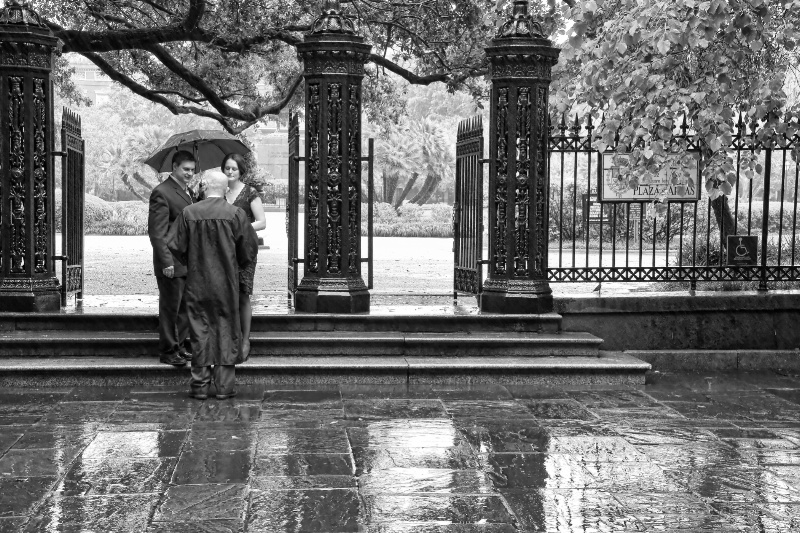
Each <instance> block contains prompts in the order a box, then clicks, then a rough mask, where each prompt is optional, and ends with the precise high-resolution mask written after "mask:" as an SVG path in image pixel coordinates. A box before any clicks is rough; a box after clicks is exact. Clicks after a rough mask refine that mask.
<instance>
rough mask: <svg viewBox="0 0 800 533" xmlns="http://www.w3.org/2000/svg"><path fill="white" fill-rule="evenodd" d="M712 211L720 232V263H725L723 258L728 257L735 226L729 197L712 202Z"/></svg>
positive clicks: (721, 197) (720, 197)
mask: <svg viewBox="0 0 800 533" xmlns="http://www.w3.org/2000/svg"><path fill="white" fill-rule="evenodd" d="M711 209H712V210H713V211H714V220H716V222H717V229H718V230H719V231H720V233H719V235H720V262H723V261H725V259H723V258H724V257H725V256H726V247H727V245H728V235H733V232H734V226H735V221H734V220H733V213H731V206H730V203H728V197H727V196H725V195H724V194H722V195H720V196H718V197H717V199H716V200H714V201H712V202H711Z"/></svg>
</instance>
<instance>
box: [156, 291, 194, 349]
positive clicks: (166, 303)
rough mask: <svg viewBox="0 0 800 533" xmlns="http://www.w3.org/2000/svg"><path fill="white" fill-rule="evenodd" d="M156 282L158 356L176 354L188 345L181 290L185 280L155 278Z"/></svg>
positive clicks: (187, 328)
mask: <svg viewBox="0 0 800 533" xmlns="http://www.w3.org/2000/svg"><path fill="white" fill-rule="evenodd" d="M156 280H157V282H158V351H159V355H162V356H165V355H166V356H168V355H171V354H178V353H180V352H181V348H182V347H185V344H184V343H187V344H188V341H187V338H188V337H189V317H188V316H187V314H186V301H185V300H184V298H183V289H184V287H185V286H186V278H167V277H165V276H156Z"/></svg>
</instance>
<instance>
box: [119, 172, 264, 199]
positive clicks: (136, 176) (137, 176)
mask: <svg viewBox="0 0 800 533" xmlns="http://www.w3.org/2000/svg"><path fill="white" fill-rule="evenodd" d="M133 179H135V180H136V181H137V182H138V183H139V184H140V185H142V186H143V187H144V188H146V189H147V195H148V196H149V195H150V193H151V192H153V188H154V187H155V186H154V185H151V184H150V183H149V182H148V181H147V180H146V179H144V178H143V177H142V175H141V174H139V173H138V172H134V173H133ZM258 192H259V193H260V192H261V191H260V190H259V191H258Z"/></svg>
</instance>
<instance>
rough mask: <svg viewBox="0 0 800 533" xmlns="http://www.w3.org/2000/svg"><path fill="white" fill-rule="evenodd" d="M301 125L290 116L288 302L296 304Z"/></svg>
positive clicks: (287, 215)
mask: <svg viewBox="0 0 800 533" xmlns="http://www.w3.org/2000/svg"><path fill="white" fill-rule="evenodd" d="M302 159H303V158H302V157H300V126H299V125H298V121H297V115H296V114H294V115H290V116H289V184H288V187H287V191H286V236H287V238H288V239H289V256H288V260H289V261H288V264H287V268H288V270H287V273H288V278H287V281H288V285H287V288H288V291H289V294H288V303H289V306H291V305H293V304H294V295H295V292H296V291H297V280H298V272H297V271H298V267H297V265H298V264H299V263H300V260H299V259H298V258H297V253H298V242H297V241H298V229H299V228H298V223H297V215H298V207H299V203H300V161H301V160H302Z"/></svg>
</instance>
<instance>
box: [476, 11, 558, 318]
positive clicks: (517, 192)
mask: <svg viewBox="0 0 800 533" xmlns="http://www.w3.org/2000/svg"><path fill="white" fill-rule="evenodd" d="M558 54H559V50H558V49H557V48H554V47H553V46H552V43H551V42H550V41H549V40H548V39H546V38H545V37H544V35H543V34H542V28H541V25H540V24H539V22H538V21H536V20H534V19H533V18H532V17H531V16H530V15H529V14H528V2H527V0H517V1H515V2H514V7H513V15H512V17H511V18H510V19H509V20H508V21H506V22H505V24H503V26H501V28H500V30H499V31H498V32H497V36H496V37H495V39H494V40H493V41H492V43H491V45H490V46H487V47H486V55H487V57H488V58H489V61H490V63H491V67H492V96H491V98H492V100H491V107H490V126H489V216H488V220H487V222H488V225H489V278H488V279H487V280H486V283H485V284H484V286H483V291H484V292H483V297H482V299H481V310H482V311H486V312H492V313H547V312H550V311H552V310H553V292H552V291H551V290H550V285H549V284H548V282H547V241H548V220H549V217H548V207H549V206H548V195H549V183H548V172H547V136H548V128H549V126H548V108H547V99H548V92H549V88H550V79H551V74H550V71H551V68H552V66H553V65H555V64H556V62H557V61H558Z"/></svg>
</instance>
